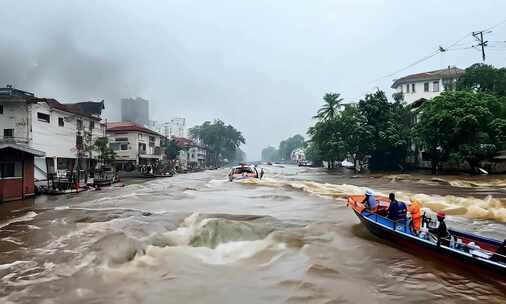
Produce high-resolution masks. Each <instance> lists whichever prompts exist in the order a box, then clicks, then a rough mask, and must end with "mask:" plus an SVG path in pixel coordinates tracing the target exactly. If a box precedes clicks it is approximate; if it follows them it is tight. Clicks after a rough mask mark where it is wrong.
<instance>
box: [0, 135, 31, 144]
mask: <svg viewBox="0 0 506 304" xmlns="http://www.w3.org/2000/svg"><path fill="white" fill-rule="evenodd" d="M0 142H2V143H29V142H30V140H29V139H28V137H15V136H0Z"/></svg>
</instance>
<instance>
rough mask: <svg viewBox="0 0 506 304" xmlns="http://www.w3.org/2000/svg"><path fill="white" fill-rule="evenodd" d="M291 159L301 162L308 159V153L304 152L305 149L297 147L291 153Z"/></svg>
mask: <svg viewBox="0 0 506 304" xmlns="http://www.w3.org/2000/svg"><path fill="white" fill-rule="evenodd" d="M290 159H291V160H292V161H296V162H300V161H304V160H306V153H305V152H304V149H302V148H297V149H295V150H293V151H292V153H291V154H290Z"/></svg>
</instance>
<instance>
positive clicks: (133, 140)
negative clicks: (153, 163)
mask: <svg viewBox="0 0 506 304" xmlns="http://www.w3.org/2000/svg"><path fill="white" fill-rule="evenodd" d="M107 136H108V138H109V142H110V143H111V144H113V143H120V144H121V143H123V144H124V143H128V150H120V149H118V150H114V152H115V153H116V160H118V161H135V162H136V163H138V155H139V143H144V144H146V154H142V156H145V157H151V158H157V159H161V158H162V155H161V153H160V155H155V148H156V147H158V148H159V150H160V140H161V138H160V136H156V135H151V134H149V133H144V132H137V131H114V132H112V131H108V132H107ZM150 136H153V137H155V141H154V143H155V145H154V146H153V147H150V146H149V137H150ZM118 138H128V142H125V141H118V140H117V139H118ZM160 152H161V151H160Z"/></svg>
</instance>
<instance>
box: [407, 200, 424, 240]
mask: <svg viewBox="0 0 506 304" xmlns="http://www.w3.org/2000/svg"><path fill="white" fill-rule="evenodd" d="M420 207H421V204H420V202H419V201H417V200H416V199H411V204H410V205H409V206H408V212H409V213H410V214H411V229H413V232H415V233H418V232H419V231H420V227H421V221H420Z"/></svg>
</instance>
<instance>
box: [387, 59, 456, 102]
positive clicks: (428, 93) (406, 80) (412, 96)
mask: <svg viewBox="0 0 506 304" xmlns="http://www.w3.org/2000/svg"><path fill="white" fill-rule="evenodd" d="M462 73H464V70H462V69H459V68H457V67H451V66H449V67H448V68H446V69H441V70H435V71H430V72H423V73H417V74H411V75H407V76H404V77H401V78H399V79H395V80H394V83H393V84H392V89H394V90H395V91H396V93H402V94H403V96H404V101H405V102H406V103H407V104H412V103H414V102H417V101H420V100H422V101H423V100H430V99H432V98H434V97H436V96H438V95H439V94H441V92H442V91H444V90H452V89H454V88H455V83H456V82H457V79H458V78H459V76H460V75H462Z"/></svg>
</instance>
